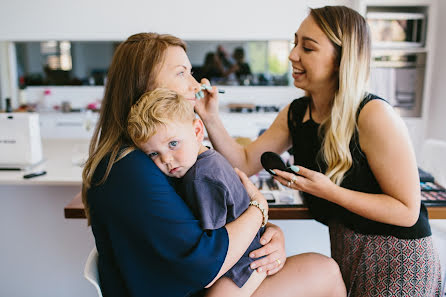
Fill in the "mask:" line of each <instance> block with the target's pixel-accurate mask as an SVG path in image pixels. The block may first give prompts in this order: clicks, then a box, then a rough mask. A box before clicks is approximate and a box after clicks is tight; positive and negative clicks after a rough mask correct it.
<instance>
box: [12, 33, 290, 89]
mask: <svg viewBox="0 0 446 297" xmlns="http://www.w3.org/2000/svg"><path fill="white" fill-rule="evenodd" d="M119 43H120V42H117V41H97V42H92V41H65V40H64V41H43V42H16V43H15V46H16V56H17V74H18V77H17V81H18V84H19V86H20V88H24V87H26V86H38V85H104V84H105V82H106V80H107V71H108V67H109V65H110V62H111V59H112V57H113V53H114V51H115V50H116V47H117V46H118V45H119ZM186 43H187V46H188V56H189V58H190V60H191V63H192V68H193V72H194V76H195V78H196V79H197V80H200V79H201V78H203V77H206V78H208V79H209V80H210V81H211V83H212V84H217V85H241V86H249V85H267V86H272V85H278V86H283V85H288V81H289V62H288V54H289V51H290V46H291V43H290V42H289V41H283V40H278V41H187V42H186Z"/></svg>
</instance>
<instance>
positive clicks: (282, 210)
mask: <svg viewBox="0 0 446 297" xmlns="http://www.w3.org/2000/svg"><path fill="white" fill-rule="evenodd" d="M427 209H428V212H429V219H446V206H431V207H428V208H427ZM64 212H65V218H67V219H85V212H84V205H83V204H82V199H81V194H80V193H79V194H78V195H76V197H74V199H73V200H72V201H71V202H70V203H69V204H68V205H67V206H66V207H65V209H64ZM269 218H270V219H271V220H302V219H312V217H311V215H310V212H309V211H308V208H306V207H305V206H300V205H299V206H296V207H270V208H269Z"/></svg>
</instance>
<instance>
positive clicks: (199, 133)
mask: <svg viewBox="0 0 446 297" xmlns="http://www.w3.org/2000/svg"><path fill="white" fill-rule="evenodd" d="M193 125H194V132H195V136H196V137H197V140H198V141H199V142H203V139H204V125H203V122H202V121H201V120H200V119H194V123H193Z"/></svg>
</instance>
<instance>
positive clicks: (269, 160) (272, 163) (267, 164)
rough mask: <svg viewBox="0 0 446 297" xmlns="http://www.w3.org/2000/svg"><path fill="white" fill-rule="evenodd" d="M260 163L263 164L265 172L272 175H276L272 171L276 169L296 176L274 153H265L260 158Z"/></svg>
mask: <svg viewBox="0 0 446 297" xmlns="http://www.w3.org/2000/svg"><path fill="white" fill-rule="evenodd" d="M260 163H262V166H263V168H265V170H266V171H267V172H268V173H269V174H271V175H276V174H274V173H273V172H272V171H271V170H274V169H279V170H282V171H286V172H289V173H293V174H296V173H295V172H294V171H293V170H291V169H290V168H289V167H288V166H286V165H285V162H283V160H282V158H281V157H280V156H279V155H278V154H276V153H274V152H264V153H263V154H262V156H261V157H260Z"/></svg>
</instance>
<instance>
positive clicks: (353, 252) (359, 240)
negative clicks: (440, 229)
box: [329, 223, 441, 297]
mask: <svg viewBox="0 0 446 297" xmlns="http://www.w3.org/2000/svg"><path fill="white" fill-rule="evenodd" d="M329 230H330V241H331V256H332V257H333V259H335V260H336V262H337V263H338V264H339V267H340V269H341V272H342V276H343V278H344V282H345V285H346V287H347V293H348V296H349V297H367V296H383V297H384V296H385V297H389V296H399V297H431V296H432V297H433V296H440V294H441V268H440V261H439V257H438V253H437V252H436V250H435V248H434V246H433V242H432V236H428V237H424V238H421V239H398V238H396V237H394V236H383V235H363V234H359V233H356V232H355V231H352V230H350V229H348V228H346V227H345V226H344V225H342V224H340V223H331V224H330V226H329Z"/></svg>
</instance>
